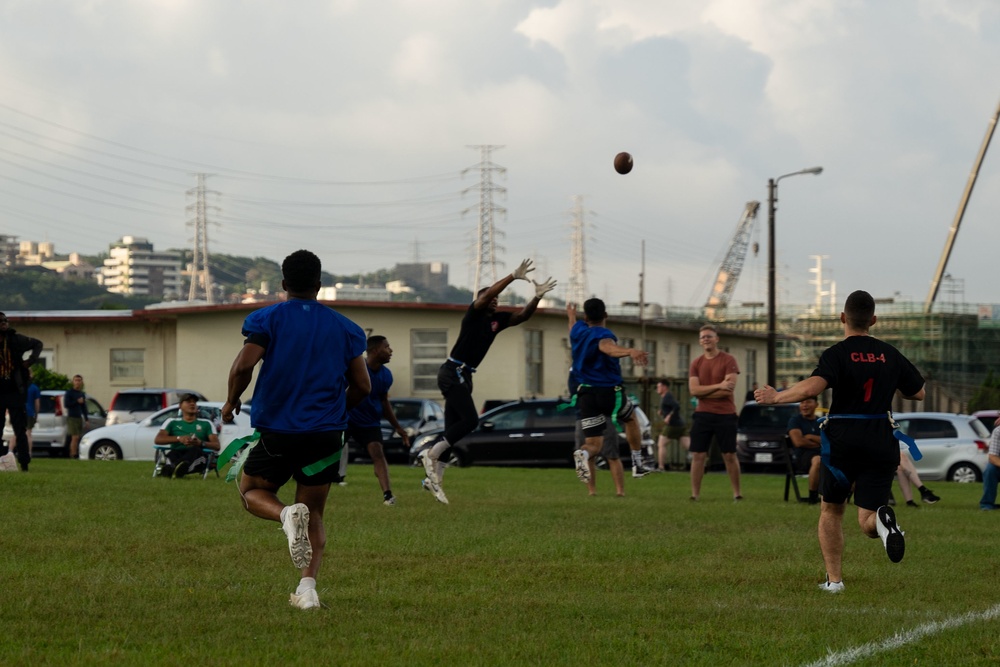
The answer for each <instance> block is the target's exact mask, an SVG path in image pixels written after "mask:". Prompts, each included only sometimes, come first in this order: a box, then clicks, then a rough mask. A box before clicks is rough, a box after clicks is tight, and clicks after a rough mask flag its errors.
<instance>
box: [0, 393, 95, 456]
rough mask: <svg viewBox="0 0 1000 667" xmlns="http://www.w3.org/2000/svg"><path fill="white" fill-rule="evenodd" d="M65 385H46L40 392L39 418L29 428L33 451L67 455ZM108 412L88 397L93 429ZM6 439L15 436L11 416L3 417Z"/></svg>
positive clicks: (88, 419) (89, 414)
mask: <svg viewBox="0 0 1000 667" xmlns="http://www.w3.org/2000/svg"><path fill="white" fill-rule="evenodd" d="M65 394H66V390H64V389H45V390H43V391H42V395H41V396H39V399H38V404H39V411H38V420H37V421H36V422H35V428H33V429H32V430H31V437H32V440H33V442H34V444H33V445H32V447H31V449H32V451H33V452H34V453H36V454H37V453H39V452H47V453H48V455H49V456H69V436H68V435H66V411H65V410H64V409H63V396H64V395H65ZM106 417H107V414H106V413H105V412H104V408H103V407H101V404H100V403H98V402H97V401H96V400H95V399H93V398H91V397H90V396H88V397H87V423H88V424H89V426H88V428H91V429H94V428H99V427H101V426H103V425H104V420H105V419H106ZM3 439H4V441H5V442H11V441H13V440H14V429H13V428H12V427H11V425H10V420H9V419H8V420H6V423H5V426H4V429H3Z"/></svg>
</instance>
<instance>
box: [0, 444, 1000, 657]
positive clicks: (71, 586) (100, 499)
mask: <svg viewBox="0 0 1000 667" xmlns="http://www.w3.org/2000/svg"><path fill="white" fill-rule="evenodd" d="M151 469H152V464H146V463H129V462H90V461H64V460H46V459H38V460H37V461H35V463H33V464H32V471H31V472H30V473H28V474H20V473H18V474H6V475H2V476H0V516H2V517H3V526H2V528H0V563H2V567H0V578H2V580H0V585H2V589H0V622H2V625H0V628H2V635H0V664H3V665H47V664H58V665H78V664H93V665H98V664H99V665H107V664H114V665H139V664H143V665H147V664H200V665H224V664H237V663H243V664H258V665H262V664H280V665H290V664H303V665H306V664H308V665H317V664H319V665H322V664H343V665H380V666H383V667H385V666H391V665H432V664H435V665H508V664H510V665H573V666H575V667H584V666H590V665H658V664H663V665H712V666H716V667H717V666H722V665H803V664H830V665H845V664H854V665H914V664H918V665H995V664H997V662H998V661H1000V637H998V635H1000V605H998V602H1000V594H998V593H997V591H998V589H1000V587H998V582H1000V540H998V532H1000V531H998V528H1000V512H980V511H978V509H977V507H978V505H977V501H978V498H979V494H980V493H981V487H980V486H979V485H957V484H945V483H938V484H937V485H932V486H933V488H934V490H935V491H936V492H937V493H938V495H940V496H941V497H942V498H943V500H942V502H940V503H938V504H937V505H934V506H933V507H930V506H924V507H923V508H921V509H920V510H914V509H909V508H899V510H898V516H899V522H900V524H901V525H902V527H903V528H904V529H905V530H906V532H907V548H906V557H905V559H904V560H903V562H902V563H900V564H896V565H894V564H892V563H890V562H889V560H888V558H887V557H886V556H885V553H884V551H883V550H882V548H881V544H880V543H879V542H878V541H875V540H869V539H867V538H865V537H863V536H862V535H861V534H860V532H859V531H858V530H857V525H856V521H855V520H854V515H853V513H852V512H849V514H848V516H849V517H850V520H849V521H847V522H846V525H847V528H848V530H847V531H846V556H845V568H844V577H845V582H846V584H847V589H846V591H845V592H844V593H843V594H841V595H829V594H825V593H822V592H820V591H818V590H817V588H816V584H817V583H818V582H820V581H822V579H823V575H824V570H823V565H822V560H821V558H820V554H819V547H818V545H817V541H816V518H817V515H818V511H819V510H818V508H817V507H811V506H808V505H805V504H796V503H785V502H783V501H782V484H783V481H784V478H783V476H777V475H766V476H765V475H747V476H745V477H744V495H745V496H746V500H745V501H744V502H742V503H740V504H738V505H736V504H734V503H733V502H732V501H731V500H730V493H729V488H728V482H727V481H726V479H725V477H724V476H723V475H721V474H710V475H709V476H708V477H707V478H706V483H705V488H704V490H703V495H702V501H700V502H698V503H691V502H689V501H688V499H687V498H688V495H689V488H688V477H687V475H686V474H679V473H667V474H663V475H655V476H650V477H647V478H645V479H642V480H632V479H631V478H628V479H627V480H626V488H627V493H628V496H627V497H626V498H615V497H614V496H613V494H612V493H611V491H610V490H611V484H610V478H609V477H608V475H607V473H600V474H599V477H598V490H599V492H601V493H602V494H603V495H599V496H597V497H594V498H588V497H587V495H586V490H585V487H584V486H583V485H582V484H580V483H579V482H578V481H577V480H576V478H575V476H574V475H573V471H572V470H568V469H563V470H526V469H490V468H470V469H459V470H456V469H452V470H449V472H448V474H447V475H446V478H445V488H446V490H447V492H448V496H449V498H450V500H451V504H450V505H448V506H444V505H440V504H438V503H436V502H434V500H433V498H431V496H430V494H428V493H426V492H424V491H422V490H421V489H420V486H419V480H420V478H421V477H422V475H421V474H419V472H418V470H416V469H413V468H404V467H395V468H393V470H392V474H393V482H394V490H395V491H396V495H397V497H398V500H399V504H398V505H397V506H396V507H384V506H383V505H382V504H381V493H380V492H379V490H378V487H377V484H376V482H375V479H374V477H373V476H372V474H371V467H370V466H362V465H352V466H351V470H350V474H349V477H348V480H349V484H348V486H346V487H335V488H333V489H332V490H331V494H330V496H331V497H330V503H329V505H328V510H327V515H326V525H327V530H328V536H329V544H328V546H327V552H326V559H325V561H324V564H323V570H322V572H321V573H320V580H319V584H318V588H319V594H320V599H321V600H322V601H323V603H324V604H325V605H326V608H324V609H321V610H316V611H310V612H304V611H301V610H298V609H293V608H291V607H290V606H289V605H288V594H289V593H290V592H291V591H292V590H293V589H294V587H295V585H296V583H297V581H298V573H297V572H296V571H295V570H294V569H293V567H292V565H291V562H290V560H289V558H288V552H287V543H286V542H285V539H284V535H283V533H281V532H280V530H279V528H278V524H277V523H269V522H265V521H262V520H260V519H256V518H254V517H252V516H250V515H249V514H247V513H246V512H245V511H244V510H243V509H242V507H241V505H240V502H239V498H238V494H237V492H236V489H235V488H234V485H232V484H226V483H225V482H223V481H222V480H220V479H215V478H209V479H208V480H206V481H204V482H203V481H200V480H199V479H185V480H165V479H155V480H154V479H149V477H148V475H149V473H150V472H151ZM897 497H898V491H897ZM852 651H853V652H852Z"/></svg>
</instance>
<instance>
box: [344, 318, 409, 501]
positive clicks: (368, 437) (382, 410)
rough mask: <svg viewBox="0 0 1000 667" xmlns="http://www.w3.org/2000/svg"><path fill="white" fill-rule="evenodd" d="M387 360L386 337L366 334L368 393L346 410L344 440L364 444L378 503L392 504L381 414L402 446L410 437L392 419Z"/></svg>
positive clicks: (388, 352) (387, 345)
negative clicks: (378, 494) (379, 494)
mask: <svg viewBox="0 0 1000 667" xmlns="http://www.w3.org/2000/svg"><path fill="white" fill-rule="evenodd" d="M390 359H392V347H390V346H389V341H388V340H386V337H385V336H370V337H369V338H368V351H367V354H366V357H365V365H366V366H367V367H368V377H369V378H371V383H372V392H371V393H370V394H368V396H366V397H365V399H364V400H363V401H361V402H360V403H358V405H357V406H356V407H355V408H354V409H353V410H351V411H350V412H349V413H348V415H347V439H348V440H353V441H354V442H355V443H357V444H358V445H359V446H363V447H367V449H368V456H369V457H370V458H371V460H372V463H373V464H374V466H375V477H376V478H377V479H378V483H379V486H381V487H382V502H383V503H384V504H386V505H395V504H396V497H395V496H394V495H392V488H391V486H390V484H389V465H388V464H387V463H386V460H385V451H383V449H382V418H383V417H384V418H385V420H386V421H388V422H389V424H391V425H392V428H393V429H395V431H396V433H398V434H399V437H400V438H402V439H403V446H405V447H407V448H409V446H410V436H409V435H408V434H407V432H406V429H404V428H403V427H402V425H400V423H399V421H398V420H397V419H396V413H395V412H393V409H392V404H391V403H390V402H389V388H390V387H392V373H391V372H390V371H389V369H388V368H386V364H387V363H389V360H390ZM345 461H347V457H346V456H344V457H342V458H341V466H340V476H341V478H343V477H344V476H346V474H347V470H346V466H345V464H344V462H345Z"/></svg>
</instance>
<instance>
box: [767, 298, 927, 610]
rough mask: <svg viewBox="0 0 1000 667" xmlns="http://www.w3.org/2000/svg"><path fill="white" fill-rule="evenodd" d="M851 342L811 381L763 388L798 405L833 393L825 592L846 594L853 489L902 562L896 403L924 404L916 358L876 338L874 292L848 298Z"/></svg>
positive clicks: (871, 533)
mask: <svg viewBox="0 0 1000 667" xmlns="http://www.w3.org/2000/svg"><path fill="white" fill-rule="evenodd" d="M840 321H841V322H843V324H844V336H845V338H844V340H842V341H840V342H839V343H837V344H836V345H834V346H833V347H830V348H828V349H827V350H826V351H825V352H823V354H822V356H820V360H819V365H818V366H817V367H816V370H814V371H813V373H812V376H811V377H808V378H806V379H805V380H802V381H801V382H797V383H796V384H794V385H792V386H791V387H789V388H788V389H786V390H785V391H782V392H780V393H779V392H778V391H776V390H775V389H774V387H769V386H766V385H765V386H764V387H762V388H760V389H758V390H757V392H756V393H755V397H756V399H757V402H758V403H764V404H773V403H794V402H796V401H800V400H802V399H804V398H806V397H808V396H817V395H819V394H820V393H822V392H823V391H824V390H825V389H826V388H827V387H830V388H832V389H833V402H832V404H831V406H830V414H829V417H828V420H829V421H827V422H826V424H824V427H825V433H824V434H823V436H822V440H823V443H822V446H821V451H822V454H821V456H822V461H823V471H822V480H821V482H820V485H821V490H822V496H823V502H822V505H821V509H820V518H819V544H820V548H821V549H822V551H823V560H824V562H825V563H826V574H827V579H826V582H824V583H823V584H821V585H820V588H821V589H822V590H824V591H827V592H831V593H839V592H840V591H842V590H844V582H843V579H842V573H841V564H842V558H843V553H844V531H843V521H844V509H845V507H846V505H847V499H848V497H849V496H850V495H851V489H852V487H853V489H854V491H853V492H854V504H855V505H857V507H858V523H859V524H860V526H861V531H862V532H863V533H864V534H865V535H867V536H868V537H871V538H875V537H880V538H881V539H882V545H883V546H884V547H885V550H886V553H887V554H888V556H889V560H891V561H892V562H894V563H897V562H899V561H900V560H902V559H903V551H904V546H905V545H904V542H903V532H902V531H901V530H900V529H899V526H898V525H897V524H896V517H895V514H894V513H893V510H892V508H891V507H889V506H888V505H887V504H886V503H887V501H888V498H889V490H890V488H891V487H892V479H893V477H894V476H895V473H896V467H897V466H898V465H899V445H898V443H897V441H896V439H895V437H894V435H893V422H892V420H891V410H892V399H893V396H894V395H895V393H896V392H897V391H899V393H900V394H902V396H903V398H906V399H908V400H916V401H921V400H923V398H924V379H923V377H921V375H920V373H919V372H918V371H917V369H916V368H915V367H914V366H913V364H912V363H910V361H909V360H908V359H907V358H906V357H904V356H903V355H902V353H900V351H899V350H897V349H896V348H894V347H893V346H892V345H889V344H888V343H885V342H883V341H880V340H878V339H876V338H873V337H872V336H870V335H869V334H868V329H869V328H870V327H871V326H872V325H873V324H875V321H876V317H875V301H874V299H872V297H871V295H870V294H868V293H867V292H863V291H860V290H859V291H857V292H853V293H852V294H851V295H850V296H849V297H847V303H846V304H845V306H844V312H842V313H841V314H840Z"/></svg>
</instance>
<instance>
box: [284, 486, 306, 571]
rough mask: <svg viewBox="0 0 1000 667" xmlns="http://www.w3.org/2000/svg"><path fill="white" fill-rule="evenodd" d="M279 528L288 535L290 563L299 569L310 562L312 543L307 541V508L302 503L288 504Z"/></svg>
mask: <svg viewBox="0 0 1000 667" xmlns="http://www.w3.org/2000/svg"><path fill="white" fill-rule="evenodd" d="M281 529H282V530H284V531H285V535H287V536H288V553H289V554H290V555H291V557H292V563H293V564H294V565H295V567H297V568H299V569H300V570H301V569H302V568H304V567H308V566H309V563H310V562H312V553H313V550H312V545H311V544H310V543H309V508H308V507H306V506H305V505H304V504H303V503H295V504H294V505H289V506H288V509H287V510H286V511H285V518H284V520H282V522H281Z"/></svg>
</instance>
